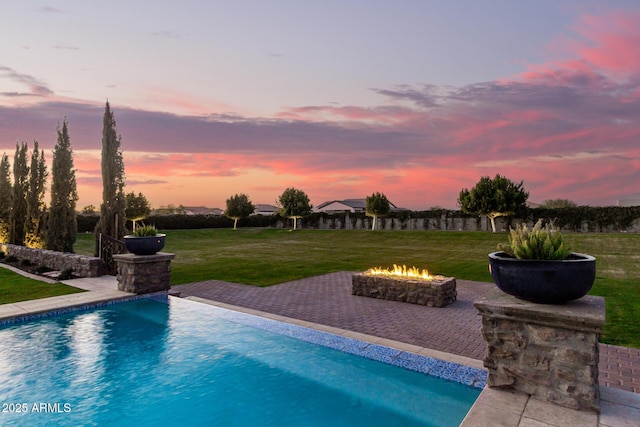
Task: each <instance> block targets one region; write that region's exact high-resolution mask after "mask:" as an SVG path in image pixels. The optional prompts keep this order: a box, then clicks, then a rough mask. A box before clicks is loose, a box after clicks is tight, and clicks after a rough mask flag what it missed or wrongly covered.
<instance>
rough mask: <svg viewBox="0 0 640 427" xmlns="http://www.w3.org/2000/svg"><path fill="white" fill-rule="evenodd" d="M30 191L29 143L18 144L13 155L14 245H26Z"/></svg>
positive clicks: (11, 234) (12, 216)
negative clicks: (25, 227)
mask: <svg viewBox="0 0 640 427" xmlns="http://www.w3.org/2000/svg"><path fill="white" fill-rule="evenodd" d="M28 191H29V166H28V165H27V143H26V142H22V143H21V144H20V145H18V144H16V153H15V155H14V157H13V192H12V203H13V206H12V208H13V209H12V210H11V230H10V232H9V241H10V242H11V243H12V244H14V245H24V233H25V230H24V224H25V220H26V218H27V192H28Z"/></svg>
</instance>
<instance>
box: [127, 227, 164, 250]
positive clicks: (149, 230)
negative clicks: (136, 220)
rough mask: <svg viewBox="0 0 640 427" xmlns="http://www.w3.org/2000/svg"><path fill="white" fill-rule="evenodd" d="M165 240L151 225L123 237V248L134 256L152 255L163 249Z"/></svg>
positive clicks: (138, 228)
mask: <svg viewBox="0 0 640 427" xmlns="http://www.w3.org/2000/svg"><path fill="white" fill-rule="evenodd" d="M165 238H166V234H161V233H158V229H157V228H156V227H154V226H153V225H143V226H141V227H137V228H136V229H135V230H134V231H133V234H128V235H126V236H124V246H125V247H126V248H127V251H129V252H131V253H133V254H135V255H154V254H156V253H157V252H160V251H161V250H162V248H164V242H165Z"/></svg>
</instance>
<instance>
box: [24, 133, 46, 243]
mask: <svg viewBox="0 0 640 427" xmlns="http://www.w3.org/2000/svg"><path fill="white" fill-rule="evenodd" d="M47 175H48V174H47V164H46V162H45V159H44V150H38V141H34V142H33V152H32V153H31V167H30V168H29V186H28V191H27V216H26V219H25V225H24V232H25V237H24V244H25V245H26V246H28V247H30V248H41V249H42V248H44V247H45V244H44V236H45V233H44V229H45V225H46V222H45V217H44V216H45V208H46V206H45V203H44V192H45V189H46V182H47Z"/></svg>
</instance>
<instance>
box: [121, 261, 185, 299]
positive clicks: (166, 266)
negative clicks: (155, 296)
mask: <svg viewBox="0 0 640 427" xmlns="http://www.w3.org/2000/svg"><path fill="white" fill-rule="evenodd" d="M175 257H176V255H175V254H170V253H166V252H158V253H157V254H155V255H134V254H118V255H114V256H113V259H114V260H115V261H116V262H117V263H118V290H121V291H125V292H131V293H134V294H138V295H139V294H148V293H151V292H158V291H167V290H169V288H170V287H171V285H170V281H171V260H172V259H174V258H175Z"/></svg>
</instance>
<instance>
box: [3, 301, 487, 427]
mask: <svg viewBox="0 0 640 427" xmlns="http://www.w3.org/2000/svg"><path fill="white" fill-rule="evenodd" d="M164 298H165V299H166V298H167V297H164ZM314 343H316V344H323V345H316V344H314ZM355 354H360V355H362V356H366V357H360V356H358V355H355ZM370 358H373V359H377V360H372V359H370ZM379 360H382V361H385V362H389V363H393V364H395V365H401V366H405V367H406V368H409V369H405V368H403V367H401V366H394V365H392V364H389V363H381V362H380V361H379ZM416 371H418V372H416ZM420 371H422V372H427V371H429V372H431V373H433V374H435V375H438V376H443V377H451V378H455V379H457V380H458V381H461V382H466V383H467V384H471V385H473V387H470V386H467V385H464V384H460V383H458V382H455V381H446V380H443V379H441V378H437V377H434V376H432V375H425V374H424V373H421V372H420ZM485 380H486V374H485V375H484V376H483V372H482V371H480V370H474V368H469V367H465V366H460V365H455V364H450V363H447V362H443V361H438V360H436V359H430V358H425V357H422V356H417V355H413V354H411V353H404V352H400V351H398V350H393V349H390V348H387V347H382V346H377V345H373V344H368V343H364V342H361V341H357V340H353V339H349V338H345V337H340V336H335V335H331V334H326V333H322V332H318V331H315V330H310V329H307V328H301V327H298V326H293V325H289V324H286V323H282V322H276V321H272V320H269V319H263V318H260V317H256V316H251V315H247V314H243V313H238V312H234V311H230V310H225V309H221V308H218V307H212V306H208V305H205V304H200V303H196V302H193V301H187V300H181V299H179V298H172V297H170V298H168V299H167V301H165V302H162V301H158V300H154V299H149V298H145V299H137V300H135V301H130V302H125V303H118V304H111V305H107V306H104V307H98V308H93V309H88V310H82V311H76V312H73V313H66V314H62V315H57V316H51V317H45V318H41V319H37V320H32V321H28V322H24V323H15V324H8V325H5V326H2V327H0V404H1V405H2V407H1V408H0V410H1V411H2V412H0V425H3V426H5V425H14V426H32V425H45V424H47V425H52V424H53V425H61V426H66V425H69V426H71V425H96V426H102V425H109V426H111V425H113V426H130V425H135V426H145V425H153V426H159V425H190V426H198V425H203V426H204V425H225V426H248V425H251V426H269V425H273V426H287V425H290V426H300V425H305V426H315V425H318V426H320V425H326V426H353V425H367V426H375V425H381V426H392V425H402V426H457V425H458V424H459V423H460V422H461V421H462V419H463V418H464V416H465V414H466V413H467V412H468V410H469V408H470V407H471V405H472V404H473V402H474V401H475V399H476V398H477V396H478V395H479V393H480V389H481V387H482V386H483V385H484V383H483V382H484V381H485Z"/></svg>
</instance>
